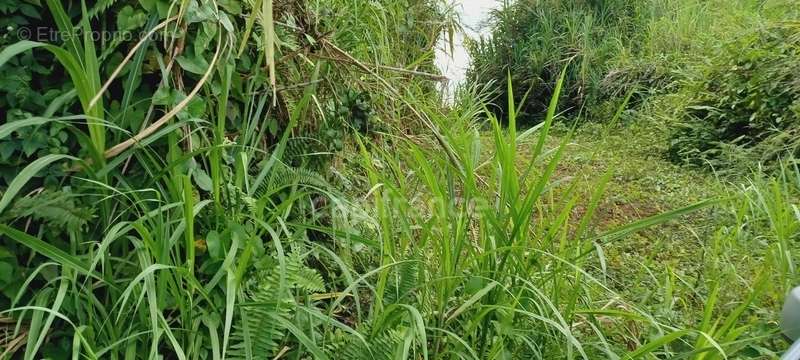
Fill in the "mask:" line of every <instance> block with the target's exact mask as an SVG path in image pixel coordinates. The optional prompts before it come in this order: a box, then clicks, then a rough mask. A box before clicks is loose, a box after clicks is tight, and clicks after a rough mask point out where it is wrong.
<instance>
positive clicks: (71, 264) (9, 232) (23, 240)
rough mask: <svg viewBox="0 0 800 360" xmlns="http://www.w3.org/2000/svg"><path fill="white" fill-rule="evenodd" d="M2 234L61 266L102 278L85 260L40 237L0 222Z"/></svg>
mask: <svg viewBox="0 0 800 360" xmlns="http://www.w3.org/2000/svg"><path fill="white" fill-rule="evenodd" d="M0 234H3V235H6V236H8V237H9V238H11V239H13V240H16V241H17V242H18V243H20V244H22V245H25V246H27V247H28V248H30V249H31V250H33V251H36V252H37V253H39V254H42V255H43V256H45V257H47V258H49V259H51V260H53V261H55V262H57V263H59V264H61V266H64V267H68V268H71V269H73V270H75V271H78V272H80V273H81V274H84V275H89V276H92V277H95V278H97V279H100V277H99V276H97V275H96V274H94V273H93V272H92V271H91V270H89V267H88V266H86V264H84V263H83V261H81V260H80V259H78V258H77V257H75V256H72V255H70V254H68V253H66V252H64V251H63V250H61V249H59V248H57V247H55V246H53V245H50V244H48V243H46V242H44V241H42V240H40V239H39V238H36V237H33V236H31V235H28V234H27V233H24V232H22V231H19V230H17V229H14V228H12V227H10V226H8V225H6V224H0Z"/></svg>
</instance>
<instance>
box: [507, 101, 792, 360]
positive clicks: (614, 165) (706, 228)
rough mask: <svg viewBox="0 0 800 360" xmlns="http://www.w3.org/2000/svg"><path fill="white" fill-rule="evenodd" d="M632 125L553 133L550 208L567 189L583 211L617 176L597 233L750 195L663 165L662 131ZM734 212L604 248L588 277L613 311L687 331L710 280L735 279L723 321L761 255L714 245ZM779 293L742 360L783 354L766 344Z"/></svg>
mask: <svg viewBox="0 0 800 360" xmlns="http://www.w3.org/2000/svg"><path fill="white" fill-rule="evenodd" d="M634 117H636V119H635V120H632V121H631V122H630V123H627V124H618V125H616V126H609V125H603V124H597V123H589V124H585V125H582V126H581V127H579V128H578V129H577V130H576V131H575V132H573V133H571V134H570V129H568V128H566V127H565V126H558V127H556V128H555V129H554V130H555V131H554V133H553V135H552V136H551V138H550V142H549V145H550V147H551V148H555V147H556V146H557V145H558V144H559V143H560V142H562V141H563V140H564V139H565V138H569V145H568V150H567V151H566V153H565V155H564V157H563V159H562V160H561V162H560V164H559V167H558V168H557V171H556V173H555V176H554V181H555V182H561V185H559V186H558V188H556V189H555V190H554V191H553V192H552V193H551V196H550V201H552V202H554V203H558V202H559V201H563V200H562V199H561V196H560V195H561V194H562V193H564V192H566V191H567V190H568V188H569V187H570V186H571V185H572V184H573V183H574V182H577V189H578V191H579V192H580V193H582V194H583V195H582V199H581V202H586V201H588V199H589V197H590V196H591V194H592V192H593V191H594V186H595V184H596V183H597V181H598V179H599V178H600V177H601V176H602V175H603V174H604V173H606V172H607V171H609V170H611V171H612V172H613V174H614V175H613V177H612V179H611V181H610V182H609V184H608V185H607V187H606V190H605V195H604V196H603V200H602V201H601V203H600V206H599V208H598V210H597V212H596V214H595V216H594V218H593V223H594V224H595V226H596V231H597V232H602V231H604V230H607V229H611V228H614V227H618V226H621V225H624V224H628V223H631V222H634V221H636V220H640V219H643V218H646V217H649V216H653V215H656V214H660V213H664V212H666V211H669V210H671V209H677V208H681V207H684V206H688V205H690V204H693V203H696V202H698V201H701V200H703V199H709V198H715V197H724V196H726V195H730V194H736V193H741V189H744V188H745V187H746V186H747V180H744V179H742V178H740V179H730V178H724V179H723V178H718V177H717V176H715V175H714V174H713V173H710V172H705V171H699V170H697V169H691V168H686V167H680V166H676V165H674V164H673V163H671V162H669V161H668V160H667V159H665V158H664V157H663V155H662V154H663V153H664V150H665V147H666V144H668V139H667V135H666V134H667V133H666V129H665V128H663V126H661V125H658V124H657V123H655V122H653V121H651V120H648V119H645V118H641V117H639V116H638V115H634ZM533 143H534V140H530V139H528V140H525V141H524V142H523V143H522V144H521V146H520V159H518V160H519V164H520V165H522V164H526V163H527V161H528V158H527V157H526V156H525V154H526V149H529V148H531V147H532V145H533ZM731 206H735V205H730V206H728V205H722V206H718V207H715V208H710V209H704V210H701V211H698V212H695V213H693V214H691V215H688V216H685V217H683V218H681V219H680V220H677V221H672V222H669V223H667V224H662V225H657V226H654V227H650V228H648V229H645V230H643V231H641V232H638V233H636V234H634V235H631V236H628V237H626V238H624V239H621V240H618V241H616V242H613V243H610V244H607V245H605V246H604V247H603V249H602V257H603V259H602V260H599V261H597V262H596V264H595V267H596V269H595V271H596V273H597V274H598V275H600V278H602V279H604V280H605V281H606V282H607V285H608V286H609V287H610V288H611V289H612V290H613V291H615V292H617V293H618V294H619V295H620V296H621V299H620V304H625V303H627V304H635V305H636V306H639V307H641V308H645V309H648V311H650V312H651V314H652V315H653V316H655V318H656V319H657V320H658V321H659V322H662V323H665V324H671V325H679V324H680V326H686V327H689V328H692V327H698V326H699V324H700V322H701V320H702V318H703V312H704V306H705V305H706V303H707V302H708V299H709V293H710V292H711V283H712V282H713V281H714V280H717V279H715V278H716V277H717V276H719V280H721V281H723V282H724V281H725V280H723V279H733V278H735V280H734V281H730V282H727V283H724V285H723V286H722V289H723V294H721V296H720V300H718V302H719V304H721V305H720V306H718V308H717V309H715V313H717V316H722V315H724V314H725V313H726V312H728V311H731V309H733V308H734V307H736V306H737V305H739V304H740V303H741V302H742V301H743V298H744V295H745V294H747V293H749V292H750V291H751V290H752V286H751V285H752V283H753V282H754V281H757V280H756V278H757V272H758V270H759V269H760V267H761V265H762V261H763V260H762V258H761V256H762V255H763V251H765V249H766V247H762V244H761V243H758V242H755V241H753V242H749V239H748V242H747V243H745V245H743V246H737V245H733V244H732V241H731V235H729V234H727V233H725V234H724V235H720V234H721V232H725V230H724V229H728V228H732V227H735V226H736V221H735V219H734V218H733V216H732V210H731ZM584 209H585V204H581V203H579V204H578V205H577V206H576V207H575V209H574V210H573V216H575V217H576V218H580V217H581V216H582V215H583V214H582V213H581V212H582V211H584ZM721 229H722V230H721ZM720 242H722V243H725V244H727V245H724V246H722V247H723V248H725V249H726V250H727V251H728V252H727V253H726V254H725V255H724V256H720V255H719V254H718V253H717V251H718V250H717V248H718V246H719V243H720ZM720 272H721V273H722V275H720ZM776 291H777V293H772V296H762V297H761V298H759V300H758V301H757V302H756V303H755V304H754V305H755V306H753V307H751V310H750V311H749V312H748V315H747V317H746V318H745V319H748V320H746V321H747V322H750V323H751V324H753V329H752V330H751V335H752V336H753V337H758V336H764V337H765V338H764V339H763V341H761V342H759V341H756V344H752V345H750V346H749V348H747V349H746V350H745V351H743V352H742V353H740V354H739V355H745V356H746V357H747V358H768V357H769V356H772V355H774V354H773V353H772V351H774V350H776V349H781V348H783V347H784V346H785V345H784V344H783V341H782V340H781V339H780V338H779V337H776V336H773V335H774V334H775V331H776V329H777V324H776V322H775V321H776V320H775V319H776V318H777V312H778V311H779V309H780V305H781V304H779V303H776V301H775V299H776V296H777V297H778V298H780V296H781V295H780V294H778V293H780V292H781V290H780V289H776ZM620 306H623V307H624V306H626V305H620ZM619 331H620V333H619V336H620V338H619V339H618V340H622V341H624V340H623V339H624V338H625V337H626V336H627V335H623V334H625V333H628V334H632V335H635V334H639V335H642V334H641V333H640V332H644V333H645V334H646V333H647V331H651V330H648V329H647V327H646V326H644V327H642V326H640V325H636V324H634V323H633V322H631V323H630V324H628V326H627V329H623V328H620V329H619ZM651 336H653V334H651ZM768 349H772V350H768ZM778 351H780V350H778ZM765 356H766V357H765Z"/></svg>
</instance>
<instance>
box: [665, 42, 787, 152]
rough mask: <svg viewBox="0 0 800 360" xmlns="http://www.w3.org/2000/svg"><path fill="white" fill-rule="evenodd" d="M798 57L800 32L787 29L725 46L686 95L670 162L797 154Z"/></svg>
mask: <svg viewBox="0 0 800 360" xmlns="http://www.w3.org/2000/svg"><path fill="white" fill-rule="evenodd" d="M798 55H800V32H798V31H797V30H795V29H791V28H789V27H786V26H780V27H773V28H769V29H764V30H758V31H755V32H752V33H750V34H748V35H746V36H744V37H742V38H740V39H737V40H735V41H733V42H730V43H729V44H727V45H726V46H724V47H723V48H722V49H721V51H720V52H719V53H718V54H717V55H716V56H714V57H712V58H711V59H710V60H709V61H708V63H707V64H706V65H705V68H704V69H703V71H702V72H701V74H702V75H701V77H699V78H695V79H691V80H689V82H688V84H687V85H686V86H685V87H684V89H683V90H682V92H684V94H685V95H687V96H688V97H689V106H688V107H687V109H686V111H685V112H684V114H683V117H682V118H681V119H680V121H679V122H678V123H677V126H675V129H674V131H673V133H672V137H671V143H670V147H669V150H668V155H669V158H670V159H671V160H672V161H674V162H678V163H689V164H694V165H705V164H712V165H713V164H718V163H726V162H730V160H731V156H735V155H731V154H730V151H729V150H730V149H739V150H743V151H744V152H745V153H748V155H747V156H754V157H756V158H754V159H751V160H755V161H771V160H774V159H775V158H776V157H778V156H779V155H780V154H781V153H784V152H785V151H787V150H788V151H790V152H793V151H795V150H794V149H796V147H797V145H798V144H797V140H796V139H795V137H794V136H790V135H791V134H795V133H796V132H797V129H798V126H800V80H798V78H797V74H798V73H800V58H798ZM753 150H756V151H753ZM739 153H740V154H742V152H741V151H740V152H739Z"/></svg>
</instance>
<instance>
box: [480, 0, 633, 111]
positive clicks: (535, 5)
mask: <svg viewBox="0 0 800 360" xmlns="http://www.w3.org/2000/svg"><path fill="white" fill-rule="evenodd" d="M643 4H644V2H631V1H620V0H611V1H531V0H527V1H517V2H514V3H513V4H511V5H508V6H507V7H504V8H502V9H501V10H499V11H497V12H496V13H494V14H493V16H492V19H491V20H492V26H491V37H490V38H489V39H481V40H479V41H476V42H474V43H472V44H470V47H469V50H470V53H471V55H472V59H473V64H472V66H471V69H470V72H469V74H468V77H469V78H470V80H472V81H476V82H478V83H488V82H492V81H493V82H496V83H498V84H504V83H505V79H506V77H507V76H508V74H509V73H510V76H511V79H512V82H513V85H514V86H513V88H514V89H515V92H514V94H513V95H514V98H515V100H516V101H517V103H521V104H522V110H523V113H522V114H521V115H520V121H521V122H527V123H531V122H534V121H536V119H535V118H534V116H535V114H541V113H542V112H543V110H544V109H546V108H547V105H548V102H549V100H550V98H551V96H552V94H553V89H554V85H555V83H556V80H557V79H558V75H559V72H560V69H562V68H563V67H564V65H565V64H566V63H568V62H569V63H570V66H569V71H568V73H567V77H566V80H565V83H564V91H563V93H562V95H561V98H560V99H559V101H560V103H561V104H562V108H563V109H564V110H565V111H566V112H569V113H576V112H578V111H580V110H581V108H582V107H583V105H584V104H585V103H586V102H587V101H591V100H592V99H598V98H603V97H605V95H603V93H616V92H615V91H608V80H609V78H607V75H608V74H609V73H610V72H611V70H612V65H611V63H612V59H614V58H616V57H617V56H618V55H619V54H620V52H622V51H623V50H624V48H623V44H624V43H625V44H627V43H632V44H635V43H636V42H637V41H636V39H637V38H638V37H639V36H640V34H641V31H640V29H641V27H642V24H643V21H644V19H646V15H644V13H643V12H642V11H641V10H642V9H643V8H644V6H643ZM623 39H624V41H623ZM495 88H496V90H495V91H494V92H493V93H492V94H491V95H492V96H493V97H494V99H495V101H494V104H493V105H494V108H493V110H494V112H495V113H496V114H498V115H500V116H503V115H504V114H505V112H506V107H507V105H506V103H505V99H506V89H505V86H496V87H495ZM529 89H530V94H529V95H528V97H527V98H526V99H525V102H522V100H523V97H524V95H525V93H526V92H527V91H528V90H529ZM623 96H624V94H623Z"/></svg>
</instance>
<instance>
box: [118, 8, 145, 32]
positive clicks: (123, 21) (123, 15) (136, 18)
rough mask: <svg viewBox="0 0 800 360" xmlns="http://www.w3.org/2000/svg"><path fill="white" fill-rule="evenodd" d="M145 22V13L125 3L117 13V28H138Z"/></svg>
mask: <svg viewBox="0 0 800 360" xmlns="http://www.w3.org/2000/svg"><path fill="white" fill-rule="evenodd" d="M146 22H147V15H145V14H144V13H143V12H142V11H140V10H134V9H133V7H132V6H130V5H125V7H123V8H122V9H121V10H120V11H119V14H117V30H118V31H129V30H135V29H138V28H140V27H142V26H144V24H145V23H146Z"/></svg>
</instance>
